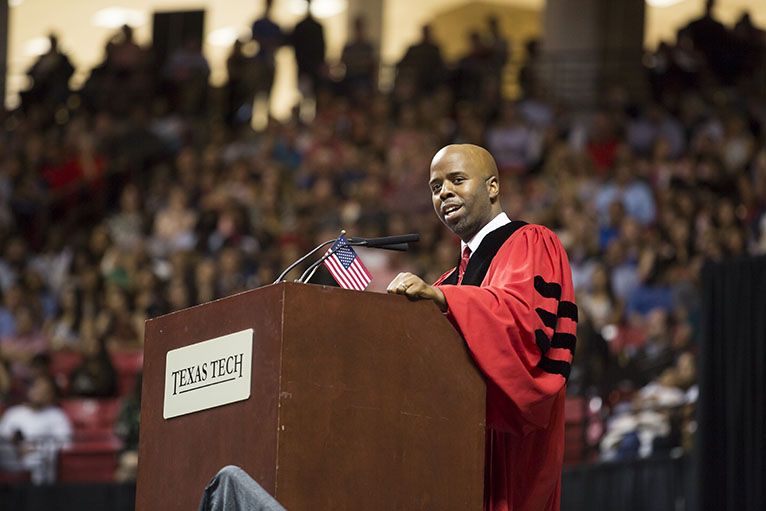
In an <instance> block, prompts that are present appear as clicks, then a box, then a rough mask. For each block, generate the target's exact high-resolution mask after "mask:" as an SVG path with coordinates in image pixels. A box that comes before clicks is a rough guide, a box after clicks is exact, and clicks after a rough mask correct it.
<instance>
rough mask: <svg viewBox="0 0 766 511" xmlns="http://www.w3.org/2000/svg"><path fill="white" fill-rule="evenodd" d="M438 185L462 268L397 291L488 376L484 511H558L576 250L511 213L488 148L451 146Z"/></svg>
mask: <svg viewBox="0 0 766 511" xmlns="http://www.w3.org/2000/svg"><path fill="white" fill-rule="evenodd" d="M429 184H430V187H431V199H432V201H433V205H434V209H435V210H436V214H437V215H438V216H439V218H440V219H441V221H442V222H443V223H444V224H445V225H446V226H447V227H449V228H450V229H451V230H452V231H453V232H454V233H455V234H457V235H458V237H460V239H461V240H462V242H461V254H462V257H461V261H460V264H459V265H458V267H457V268H455V269H453V270H450V271H449V272H447V273H445V274H444V275H443V276H442V277H441V278H440V279H439V280H438V281H437V282H436V284H435V285H433V286H430V285H428V284H427V283H426V282H424V281H423V280H422V279H421V278H419V277H418V276H416V275H413V274H411V273H401V274H399V275H398V276H397V277H396V278H395V279H394V280H393V281H392V282H391V284H389V286H388V292H389V293H396V294H403V295H405V296H407V297H408V298H410V299H412V300H423V299H425V300H433V301H434V302H435V303H436V304H437V305H438V306H439V308H440V309H441V310H442V311H443V312H444V313H445V315H446V316H447V318H448V319H449V320H450V321H451V322H452V324H453V325H454V326H455V328H457V330H458V331H459V332H460V333H461V335H462V336H463V338H464V339H465V342H466V344H467V345H468V349H469V350H470V352H471V354H472V355H473V357H474V359H475V360H476V362H477V364H478V366H479V368H480V369H481V370H482V371H483V372H484V374H485V376H486V381H487V444H486V461H485V492H484V493H485V495H484V508H485V510H488V511H527V510H529V511H549V510H558V509H559V502H560V494H561V465H562V460H563V456H564V398H565V393H566V380H567V377H568V376H569V371H570V369H571V362H572V356H573V354H574V349H575V332H576V327H577V307H576V306H575V303H574V289H573V287H572V272H571V269H570V267H569V261H568V259H567V256H566V253H565V252H564V249H563V248H562V246H561V243H560V242H559V240H558V238H557V237H556V235H555V234H553V233H552V232H551V231H549V230H548V229H546V228H545V227H542V226H539V225H531V224H526V223H525V222H520V221H514V222H511V221H510V219H509V218H508V217H507V216H506V214H505V213H503V211H502V208H501V206H500V200H499V193H500V188H499V181H498V175H497V166H496V165H495V162H494V160H493V158H492V156H491V155H490V154H489V153H488V152H487V151H486V150H485V149H483V148H481V147H478V146H475V145H469V144H466V145H450V146H447V147H445V148H443V149H442V150H440V151H439V152H438V153H437V154H436V156H434V159H433V161H432V162H431V176H430V182H429Z"/></svg>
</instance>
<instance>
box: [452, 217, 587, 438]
mask: <svg viewBox="0 0 766 511" xmlns="http://www.w3.org/2000/svg"><path fill="white" fill-rule="evenodd" d="M440 289H441V290H442V291H443V292H444V296H445V297H446V299H447V304H448V310H447V313H446V315H447V318H448V319H449V320H450V321H451V322H452V324H453V325H454V326H455V327H456V328H457V329H458V331H459V332H460V333H461V335H462V336H463V338H464V339H465V341H466V344H467V345H468V349H469V350H470V352H471V354H472V355H473V357H474V359H475V361H476V363H477V365H478V366H479V368H480V369H481V371H482V372H483V373H484V374H485V375H486V378H487V426H488V427H492V428H494V429H498V430H501V431H507V432H512V433H517V434H526V433H528V432H530V431H533V430H536V429H544V428H547V427H548V425H549V423H550V420H551V412H552V408H553V405H554V402H555V400H556V397H557V395H558V394H559V392H560V391H561V389H562V388H563V387H564V386H565V384H566V379H567V377H568V376H569V370H570V368H571V363H572V356H573V355H574V349H575V333H576V327H577V307H576V306H575V303H574V289H573V287H572V272H571V269H570V267H569V261H568V259H567V256H566V252H565V251H564V249H563V247H562V246H561V243H560V241H559V240H558V238H557V237H556V235H555V234H553V233H552V232H551V231H550V230H548V229H546V228H545V227H542V226H538V225H527V226H525V227H523V228H521V229H520V230H519V231H517V232H516V233H515V234H514V235H512V236H511V237H510V238H509V239H508V240H507V241H506V242H505V243H504V244H503V246H501V247H500V249H499V250H498V252H497V254H496V255H495V257H494V258H493V259H492V263H491V265H490V267H489V270H488V272H487V275H486V276H485V278H484V281H483V282H482V284H481V286H479V287H477V286H452V285H443V286H440Z"/></svg>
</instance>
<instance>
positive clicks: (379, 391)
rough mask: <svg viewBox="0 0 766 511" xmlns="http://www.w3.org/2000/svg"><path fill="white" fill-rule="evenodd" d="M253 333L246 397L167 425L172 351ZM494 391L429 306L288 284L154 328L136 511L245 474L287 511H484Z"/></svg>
mask: <svg viewBox="0 0 766 511" xmlns="http://www.w3.org/2000/svg"><path fill="white" fill-rule="evenodd" d="M248 328H252V329H253V330H254V334H253V365H252V382H251V385H252V388H251V394H250V397H249V399H247V400H244V401H239V402H235V403H231V404H228V405H224V406H219V407H216V408H210V409H207V410H202V411H199V412H195V413H191V414H188V415H182V416H179V417H174V418H170V419H164V418H163V398H164V394H163V393H164V385H165V383H164V382H165V358H166V353H167V352H168V351H169V350H173V349H176V348H179V347H182V346H186V345H190V344H194V343H198V342H201V341H205V340H208V339H212V338H216V337H220V336H223V335H226V334H229V333H232V332H237V331H241V330H244V329H248ZM485 394H486V391H485V384H484V381H483V378H482V376H481V375H480V373H479V372H478V370H477V369H476V367H475V366H474V364H473V361H472V360H471V357H470V354H469V353H468V351H467V350H466V348H465V346H464V342H463V341H462V339H461V338H460V336H459V335H458V334H457V332H456V331H455V330H454V328H452V326H451V325H450V324H449V322H448V321H447V320H446V319H445V318H444V317H443V316H442V314H441V313H440V312H439V310H438V308H437V307H436V306H435V305H434V304H433V303H431V302H426V301H423V302H409V301H408V300H407V299H406V298H404V297H401V296H390V295H385V294H379V293H366V292H357V291H346V290H342V289H338V288H330V287H323V286H316V285H308V284H293V283H281V284H276V285H271V286H266V287H263V288H259V289H255V290H252V291H247V292H245V293H241V294H238V295H234V296H230V297H228V298H224V299H221V300H217V301H214V302H210V303H206V304H203V305H199V306H196V307H192V308H189V309H185V310H182V311H179V312H175V313H172V314H168V315H166V316H162V317H159V318H156V319H152V320H149V321H147V323H146V341H145V346H144V375H143V399H142V405H141V440H140V448H139V466H138V481H137V492H136V510H137V511H156V510H160V509H161V510H163V511H166V510H167V511H170V510H183V511H192V510H196V509H197V505H198V504H199V500H200V498H201V496H202V491H203V489H204V487H205V485H206V484H207V482H208V481H209V480H210V478H211V477H212V476H213V475H214V474H215V473H216V472H217V471H218V470H219V469H220V468H221V467H223V466H225V465H232V464H233V465H239V466H240V467H242V468H243V469H244V470H245V471H247V472H248V473H249V474H250V475H251V476H252V477H253V478H254V479H255V480H257V481H258V482H259V483H260V484H261V485H262V486H263V487H264V488H265V489H266V490H267V491H268V492H269V493H271V494H272V495H274V496H275V497H276V498H277V499H278V500H279V501H280V502H281V503H282V504H283V505H284V506H285V507H287V508H288V509H289V510H290V511H340V510H349V511H352V510H353V511H376V510H380V511H383V510H385V511H391V510H407V511H412V510H428V511H437V510H438V511H449V510H455V511H458V510H460V511H466V510H469V511H470V510H481V508H482V499H483V488H484V425H485Z"/></svg>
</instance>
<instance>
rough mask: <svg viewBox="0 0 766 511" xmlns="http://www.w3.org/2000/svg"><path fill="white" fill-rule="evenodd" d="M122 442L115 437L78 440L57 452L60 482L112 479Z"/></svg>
mask: <svg viewBox="0 0 766 511" xmlns="http://www.w3.org/2000/svg"><path fill="white" fill-rule="evenodd" d="M121 448H122V443H121V442H120V441H119V440H118V439H117V438H112V439H108V440H95V441H78V442H75V443H74V444H72V445H71V446H69V447H66V448H64V449H62V450H61V452H59V458H58V480H59V481H61V482H102V481H114V475H115V472H116V470H117V465H118V454H119V451H120V449H121Z"/></svg>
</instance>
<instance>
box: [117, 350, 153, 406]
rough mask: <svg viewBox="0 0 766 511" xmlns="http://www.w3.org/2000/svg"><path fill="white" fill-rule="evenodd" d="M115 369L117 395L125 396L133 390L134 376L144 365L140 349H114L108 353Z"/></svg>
mask: <svg viewBox="0 0 766 511" xmlns="http://www.w3.org/2000/svg"><path fill="white" fill-rule="evenodd" d="M109 358H110V359H111V361H112V365H113V366H114V369H115V371H117V391H118V395H120V396H126V395H128V394H131V393H132V392H133V388H134V387H135V384H136V376H137V375H138V373H140V372H141V369H143V367H144V353H143V351H140V350H129V351H114V352H112V353H110V354H109Z"/></svg>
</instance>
